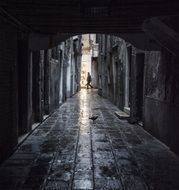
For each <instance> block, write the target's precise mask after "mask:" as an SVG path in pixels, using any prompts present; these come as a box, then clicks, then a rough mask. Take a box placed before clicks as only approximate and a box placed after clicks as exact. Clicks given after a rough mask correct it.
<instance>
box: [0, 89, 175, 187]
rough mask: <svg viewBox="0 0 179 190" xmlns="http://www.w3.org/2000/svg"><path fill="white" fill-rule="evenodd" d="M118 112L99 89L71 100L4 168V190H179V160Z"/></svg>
mask: <svg viewBox="0 0 179 190" xmlns="http://www.w3.org/2000/svg"><path fill="white" fill-rule="evenodd" d="M115 111H118V109H117V108H116V107H115V106H113V105H112V104H111V103H110V102H109V101H107V100H106V99H103V98H101V97H99V96H98V95H97V93H96V91H95V90H93V91H91V90H88V91H87V90H82V91H81V92H80V93H79V94H77V95H75V96H74V97H73V98H70V99H68V101H67V102H66V103H64V104H63V105H62V106H61V107H60V109H59V110H58V111H57V112H56V113H54V114H53V115H52V116H51V117H49V118H48V119H47V120H46V121H45V122H44V123H43V124H41V125H40V126H39V127H38V128H37V129H36V130H35V131H34V132H33V133H32V134H31V135H30V136H29V137H28V138H27V139H26V141H25V142H24V143H23V144H22V145H21V146H20V147H19V149H18V150H17V151H16V152H15V153H14V154H13V155H12V156H11V158H10V159H9V160H7V161H6V162H5V163H4V164H3V165H2V166H1V168H0V189H1V190H9V189H10V190H17V189H20V190H37V189H42V190H60V189H61V190H66V189H69V190H70V189H96V190H99V189H101V190H105V189H107V190H108V189H119V190H147V189H148V190H179V159H178V157H177V156H175V154H173V153H172V152H170V151H169V149H167V147H165V146H164V145H163V144H162V143H160V142H159V141H157V140H156V139H155V138H153V137H152V136H150V135H149V134H147V133H146V132H145V131H144V130H143V129H142V128H141V127H139V126H136V125H130V124H128V123H127V122H126V121H122V120H119V119H118V118H117V117H116V116H115V114H114V112H115ZM93 114H95V115H98V116H99V117H98V119H97V120H96V122H95V123H94V124H93V122H92V121H91V120H89V116H91V115H93Z"/></svg>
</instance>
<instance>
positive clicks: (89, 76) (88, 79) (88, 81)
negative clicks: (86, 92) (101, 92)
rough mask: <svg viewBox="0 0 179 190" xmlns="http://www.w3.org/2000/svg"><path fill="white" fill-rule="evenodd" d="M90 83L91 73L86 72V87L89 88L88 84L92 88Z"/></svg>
mask: <svg viewBox="0 0 179 190" xmlns="http://www.w3.org/2000/svg"><path fill="white" fill-rule="evenodd" d="M90 83H91V75H90V73H89V72H88V76H87V84H86V85H87V89H89V86H90V87H91V88H93V86H92V85H91V84H90Z"/></svg>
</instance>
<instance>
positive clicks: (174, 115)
mask: <svg viewBox="0 0 179 190" xmlns="http://www.w3.org/2000/svg"><path fill="white" fill-rule="evenodd" d="M177 60H178V59H177V57H176V56H173V55H172V54H171V53H169V52H167V51H166V50H164V49H162V50H161V52H147V53H146V60H145V64H146V72H145V73H146V77H145V97H144V127H145V129H146V130H148V131H149V132H150V133H151V134H152V135H154V136H156V137H157V138H158V139H160V140H161V141H163V142H164V143H166V144H167V145H168V146H169V147H170V148H172V149H173V150H174V151H176V152H177V153H179V149H178V146H179V139H178V137H179V128H178V122H179V117H178V113H179V101H178V100H179V98H178V95H179V65H178V61H177Z"/></svg>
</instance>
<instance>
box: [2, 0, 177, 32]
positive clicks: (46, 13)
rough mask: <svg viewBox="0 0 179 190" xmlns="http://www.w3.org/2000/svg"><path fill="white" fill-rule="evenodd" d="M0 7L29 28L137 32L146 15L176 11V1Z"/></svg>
mask: <svg viewBox="0 0 179 190" xmlns="http://www.w3.org/2000/svg"><path fill="white" fill-rule="evenodd" d="M0 7H2V8H3V10H5V11H7V12H8V13H9V14H10V15H12V16H13V17H15V18H17V19H18V20H19V21H20V22H22V23H23V24H24V25H26V26H28V27H29V28H30V29H31V30H32V31H34V32H37V33H41V34H56V33H72V32H73V33H138V32H142V30H141V25H142V23H143V22H144V20H146V18H150V17H154V16H163V15H175V14H178V10H179V1H178V0H170V1H169V0H1V1H0Z"/></svg>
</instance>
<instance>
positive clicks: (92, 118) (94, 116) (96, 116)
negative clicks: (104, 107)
mask: <svg viewBox="0 0 179 190" xmlns="http://www.w3.org/2000/svg"><path fill="white" fill-rule="evenodd" d="M97 118H98V115H93V116H91V117H89V119H91V120H93V123H94V121H95V120H96V119H97Z"/></svg>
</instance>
